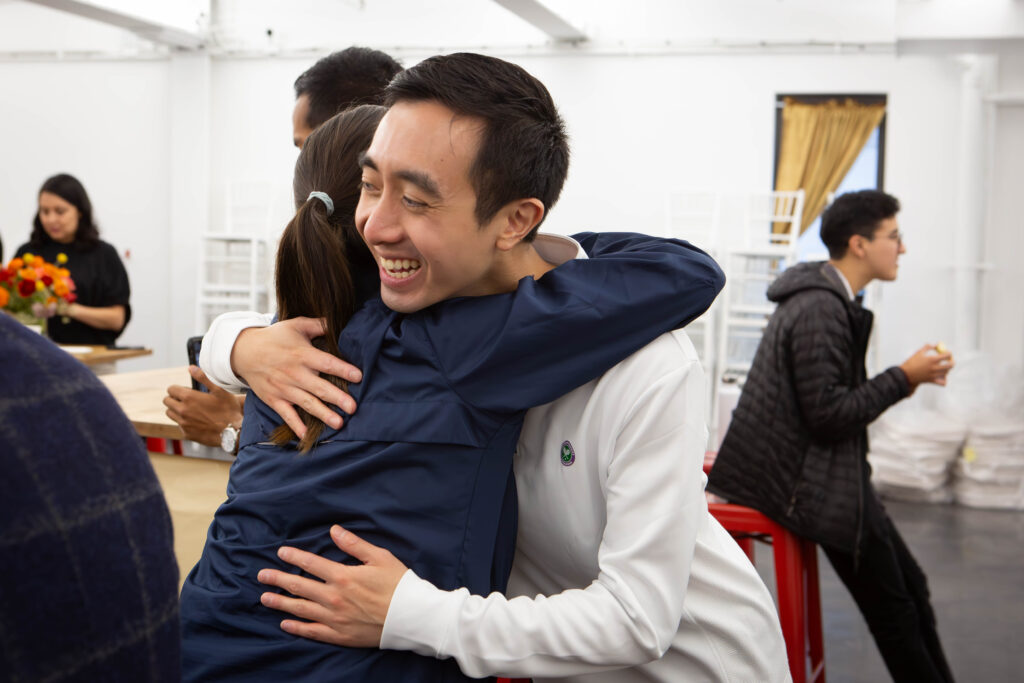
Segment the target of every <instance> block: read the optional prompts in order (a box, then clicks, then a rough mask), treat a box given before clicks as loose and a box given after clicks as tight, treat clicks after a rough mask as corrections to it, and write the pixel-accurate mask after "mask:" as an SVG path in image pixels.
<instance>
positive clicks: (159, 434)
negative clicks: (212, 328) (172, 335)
mask: <svg viewBox="0 0 1024 683" xmlns="http://www.w3.org/2000/svg"><path fill="white" fill-rule="evenodd" d="M100 380H101V381H102V382H103V383H104V384H106V385H107V388H108V389H110V393H112V394H113V395H114V399H116V400H117V404H118V405H119V406H121V410H123V411H124V413H125V415H127V416H128V419H129V420H131V421H132V424H133V425H134V426H135V431H137V432H138V433H139V436H145V437H152V438H157V439H184V438H185V434H184V433H183V432H182V431H181V427H179V426H178V423H177V422H175V421H174V420H172V419H171V418H169V417H167V415H166V414H165V411H166V410H167V409H166V408H165V407H164V404H163V400H164V396H166V395H167V387H169V386H171V385H172V384H180V385H181V386H184V387H188V386H191V383H192V378H191V376H190V375H189V374H188V366H186V365H182V366H179V367H176V368H163V369H160V370H140V371H138V372H122V373H119V374H116V375H102V376H101V377H100Z"/></svg>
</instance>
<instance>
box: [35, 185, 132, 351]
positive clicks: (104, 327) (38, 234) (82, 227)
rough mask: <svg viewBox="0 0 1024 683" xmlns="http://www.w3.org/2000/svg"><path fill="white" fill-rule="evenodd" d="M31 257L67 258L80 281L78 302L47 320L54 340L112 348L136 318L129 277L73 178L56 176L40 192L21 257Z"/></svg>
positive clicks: (89, 203)
mask: <svg viewBox="0 0 1024 683" xmlns="http://www.w3.org/2000/svg"><path fill="white" fill-rule="evenodd" d="M26 253H29V254H34V255H36V256H41V257H42V258H44V259H45V260H47V261H49V262H50V263H57V261H58V255H59V254H64V255H65V256H66V257H67V263H65V264H63V265H64V267H65V268H67V269H68V270H69V271H70V272H71V279H72V280H73V281H74V283H75V297H76V300H75V302H74V303H71V304H68V305H67V307H66V308H64V309H63V310H61V311H60V315H57V316H54V317H52V318H50V319H49V320H48V321H47V334H48V335H49V337H50V338H51V339H52V340H53V341H55V342H57V343H59V344H98V345H99V344H102V345H108V344H113V343H114V341H115V340H116V339H117V338H118V337H119V336H120V334H121V332H123V331H124V328H125V326H126V325H127V324H128V321H129V320H130V319H131V315H132V309H131V306H130V305H129V303H128V298H129V295H130V293H131V290H130V287H129V285H128V273H127V272H126V271H125V269H124V264H122V263H121V259H120V258H119V257H118V255H117V250H116V249H114V247H113V246H111V245H110V244H108V243H106V242H104V241H102V240H101V239H100V234H99V230H98V229H97V227H96V223H95V221H94V220H93V216H92V202H90V201H89V195H88V194H86V191H85V188H84V187H83V186H82V183H80V182H79V181H78V179H77V178H75V177H74V176H71V175H68V174H67V173H60V174H57V175H55V176H53V177H52V178H48V179H47V180H46V182H44V183H43V186H42V187H41V188H40V189H39V209H38V211H37V212H36V216H35V219H34V220H33V227H32V235H31V236H30V237H29V241H28V243H27V244H23V245H21V247H20V248H19V249H18V253H17V256H24V255H25V254H26ZM61 260H62V261H63V259H61Z"/></svg>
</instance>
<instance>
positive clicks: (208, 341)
mask: <svg viewBox="0 0 1024 683" xmlns="http://www.w3.org/2000/svg"><path fill="white" fill-rule="evenodd" d="M273 320H274V314H273V313H257V312H256V311H238V312H234V313H222V314H221V315H218V316H217V317H216V318H215V319H214V321H213V322H212V323H211V324H210V329H209V330H207V332H206V334H205V335H204V336H203V344H202V346H200V347H199V367H201V368H202V369H203V372H205V373H206V376H207V377H209V378H210V379H211V380H213V382H214V384H216V385H218V386H219V387H221V388H223V389H227V390H228V391H234V392H240V391H242V390H244V389H248V388H249V386H248V385H247V384H246V383H245V382H243V381H242V380H241V379H240V378H239V377H237V376H236V375H235V372H234V370H232V369H231V350H232V349H233V348H234V346H235V340H236V339H238V335H239V334H241V332H242V330H244V329H247V328H249V327H268V326H269V325H270V323H271V322H273Z"/></svg>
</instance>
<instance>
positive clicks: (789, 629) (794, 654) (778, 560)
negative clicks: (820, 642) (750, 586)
mask: <svg viewBox="0 0 1024 683" xmlns="http://www.w3.org/2000/svg"><path fill="white" fill-rule="evenodd" d="M772 545H773V547H774V551H775V552H774V554H775V582H776V585H777V588H778V593H779V622H780V623H781V625H782V635H783V636H784V637H785V639H786V655H787V657H788V659H789V671H790V673H791V674H792V675H793V683H805V681H806V680H807V635H806V631H805V630H804V614H805V611H804V581H803V576H802V574H803V572H801V571H800V561H801V559H802V556H801V548H800V540H799V539H797V537H796V536H793V535H792V534H782V535H775V536H774V538H773V539H772Z"/></svg>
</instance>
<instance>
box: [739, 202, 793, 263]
mask: <svg viewBox="0 0 1024 683" xmlns="http://www.w3.org/2000/svg"><path fill="white" fill-rule="evenodd" d="M803 210H804V191H803V190H795V191H792V192H754V193H751V194H750V195H749V197H748V199H747V204H746V210H745V212H744V226H743V227H744V231H743V236H744V242H745V246H746V247H747V248H751V249H758V248H761V247H776V248H780V247H781V248H787V247H788V248H792V249H795V248H796V241H797V239H798V238H799V237H800V221H801V219H802V214H803Z"/></svg>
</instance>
